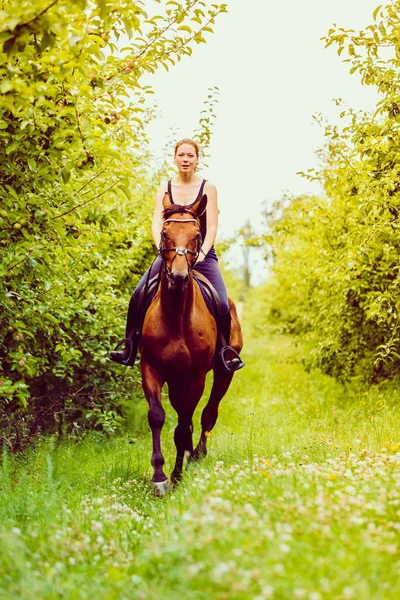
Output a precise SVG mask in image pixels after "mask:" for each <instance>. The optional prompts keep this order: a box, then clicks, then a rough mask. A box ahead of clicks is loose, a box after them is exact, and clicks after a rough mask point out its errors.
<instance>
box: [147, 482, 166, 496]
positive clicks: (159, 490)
mask: <svg viewBox="0 0 400 600" xmlns="http://www.w3.org/2000/svg"><path fill="white" fill-rule="evenodd" d="M151 487H152V488H153V491H154V495H155V496H157V497H161V496H166V495H167V494H168V493H169V492H170V491H171V485H170V483H169V481H168V479H165V480H164V481H152V482H151Z"/></svg>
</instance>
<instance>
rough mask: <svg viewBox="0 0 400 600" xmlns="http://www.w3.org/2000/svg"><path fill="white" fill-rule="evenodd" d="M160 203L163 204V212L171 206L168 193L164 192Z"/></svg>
mask: <svg viewBox="0 0 400 600" xmlns="http://www.w3.org/2000/svg"><path fill="white" fill-rule="evenodd" d="M162 203H163V207H164V210H166V209H167V208H169V207H170V206H172V202H171V198H170V197H169V194H168V192H165V194H164V198H163V201H162Z"/></svg>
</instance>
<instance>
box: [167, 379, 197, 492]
mask: <svg viewBox="0 0 400 600" xmlns="http://www.w3.org/2000/svg"><path fill="white" fill-rule="evenodd" d="M204 384H205V375H204V377H202V378H201V379H200V380H197V381H195V382H192V383H191V384H189V385H188V387H187V388H186V389H185V388H184V386H182V383H181V384H180V385H179V386H176V388H175V389H174V388H173V387H172V386H170V400H171V404H172V406H173V407H174V409H175V410H176V412H177V414H178V425H177V427H176V429H175V435H174V441H175V446H176V461H175V467H174V470H173V471H172V474H171V481H172V483H177V482H178V481H179V480H180V479H181V478H182V469H183V461H184V458H185V452H189V454H190V455H192V454H193V440H192V434H193V422H192V418H193V413H194V411H195V410H196V406H197V404H198V403H199V400H200V398H201V395H202V393H203V390H204Z"/></svg>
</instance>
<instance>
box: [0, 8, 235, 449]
mask: <svg viewBox="0 0 400 600" xmlns="http://www.w3.org/2000/svg"><path fill="white" fill-rule="evenodd" d="M158 8H160V10H161V12H162V14H160V15H157V14H149V13H148V12H147V10H146V7H145V4H144V3H143V2H135V3H132V2H121V1H120V0H118V1H110V2H104V0H98V1H97V2H87V1H85V0H81V1H79V2H72V1H69V0H59V1H57V0H55V1H53V2H50V1H49V2H44V0H35V1H34V2H26V1H22V2H16V1H15V0H6V1H5V2H3V3H2V10H1V12H0V205H1V211H0V252H1V264H0V281H1V283H0V325H1V331H0V348H1V349H0V361H1V363H0V366H1V371H2V372H1V377H0V430H1V429H3V428H4V429H5V430H7V431H8V432H9V431H10V430H14V431H16V434H15V437H14V439H12V438H7V439H8V441H9V443H10V444H11V445H15V446H16V447H19V446H21V445H22V446H23V444H24V441H23V439H22V438H24V439H25V441H26V440H29V437H30V436H31V435H33V433H34V432H36V431H37V430H38V429H40V428H42V429H43V428H45V429H54V428H55V427H56V428H58V429H59V430H60V431H61V430H62V428H63V427H64V426H65V425H66V424H68V423H71V422H72V421H79V419H83V422H85V421H84V415H86V417H87V421H86V422H92V421H93V419H95V421H96V425H97V426H98V425H99V423H100V422H101V419H100V416H99V415H97V417H96V418H95V413H94V412H93V410H92V411H91V413H88V412H87V410H88V409H89V408H90V407H91V403H92V400H93V398H95V402H96V403H97V404H98V403H99V402H100V400H99V399H100V398H101V399H102V406H100V407H99V410H100V412H101V413H102V414H103V415H104V414H106V413H107V414H109V415H110V414H111V415H114V417H113V418H112V423H114V425H115V423H116V422H117V421H118V419H117V416H118V415H119V414H120V413H121V412H124V411H123V407H122V404H121V400H120V398H121V395H124V394H125V395H127V394H132V384H133V383H134V377H132V375H131V376H127V374H126V372H124V377H119V376H117V377H116V376H115V371H116V367H115V365H113V364H112V363H109V361H108V359H107V355H108V352H109V350H110V348H111V347H112V345H113V342H115V340H116V339H118V337H120V336H122V334H123V331H122V327H123V323H124V318H125V312H126V306H127V302H128V299H129V296H130V294H131V292H132V290H133V289H134V287H135V285H136V283H137V281H138V278H139V276H140V275H141V274H142V272H143V271H144V269H145V267H146V266H147V265H148V263H149V261H150V259H151V257H152V256H153V255H154V248H153V243H152V241H151V236H150V221H151V210H152V204H153V197H154V192H155V189H156V187H157V184H158V182H159V178H160V177H161V176H162V175H163V172H164V171H163V168H162V169H161V170H159V171H158V172H157V173H156V174H155V175H154V174H151V172H150V168H149V165H150V164H151V157H150V156H149V154H148V151H147V146H146V144H147V141H146V131H145V130H146V124H147V123H148V122H149V120H150V119H151V118H152V115H153V106H152V104H151V101H150V99H149V98H151V94H152V93H153V92H152V89H151V87H150V86H148V85H143V83H142V81H141V80H142V77H143V75H145V74H146V73H150V74H151V73H154V72H155V70H156V69H157V68H158V67H159V66H160V65H162V66H164V67H165V68H166V69H168V68H169V66H170V65H172V64H174V63H175V62H176V61H179V60H180V59H181V57H182V56H184V55H187V54H189V55H190V54H191V52H192V46H193V44H196V43H200V42H203V41H204V36H205V35H206V34H207V32H211V31H212V28H211V26H210V25H212V24H213V23H214V19H215V17H216V16H217V15H218V14H219V13H222V12H225V11H226V5H224V4H214V5H212V6H211V7H209V8H207V6H206V3H204V2H201V1H200V0H186V1H185V2H183V3H178V2H166V3H164V4H163V5H162V6H161V7H158ZM178 26H179V27H178ZM189 30H190V31H189ZM117 369H118V367H117ZM117 373H118V371H117ZM121 373H122V371H121ZM117 390H118V392H119V393H118V394H117ZM21 414H22V415H24V419H23V421H21V419H20V416H21ZM88 414H90V415H91V416H90V417H88ZM115 415H116V416H115ZM64 416H67V420H65V419H64ZM107 422H108V421H107ZM114 425H112V427H114ZM13 426H14V429H12V427H13Z"/></svg>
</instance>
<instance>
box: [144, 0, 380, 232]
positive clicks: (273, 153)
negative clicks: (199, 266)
mask: <svg viewBox="0 0 400 600" xmlns="http://www.w3.org/2000/svg"><path fill="white" fill-rule="evenodd" d="M378 3H379V2H378V0H303V1H302V2H300V1H299V0H285V2H279V1H277V0H274V1H272V0H227V4H228V10H229V12H228V14H226V15H221V16H220V17H219V18H218V19H217V21H216V25H215V33H214V34H213V35H209V36H208V41H207V44H200V45H199V46H197V47H195V48H194V52H193V55H192V57H190V58H189V57H187V58H186V57H185V58H184V59H183V60H182V61H181V62H180V63H179V64H178V65H177V66H176V67H174V68H172V69H171V70H170V72H169V73H167V72H166V71H164V70H161V69H160V71H159V72H158V73H156V74H155V75H153V76H151V79H150V80H149V83H151V85H152V86H153V88H154V90H155V92H156V96H155V100H156V102H157V104H158V107H159V113H160V117H159V118H158V119H157V120H156V121H155V122H154V123H153V124H152V126H151V129H150V136H151V138H152V147H153V149H154V150H155V152H156V153H158V154H160V155H161V154H162V148H163V147H164V145H165V142H166V139H167V138H168V137H170V130H171V128H175V129H176V130H177V136H179V137H190V136H191V135H192V133H193V131H194V130H195V129H196V127H197V124H198V119H199V114H200V111H201V110H202V104H203V101H204V99H205V97H206V95H207V88H208V87H210V86H214V85H217V86H218V87H219V89H220V100H219V105H218V107H217V115H218V116H217V120H216V125H215V129H214V136H213V140H212V145H211V148H210V152H211V158H210V159H209V169H208V170H207V171H204V176H205V177H206V178H207V179H210V180H211V181H212V182H213V183H215V184H216V186H217V188H218V192H219V206H220V232H221V234H222V235H231V234H232V233H233V232H234V231H235V230H236V229H238V228H239V227H240V226H241V225H242V224H243V222H244V221H245V220H246V219H247V218H249V219H250V220H251V222H252V224H253V226H255V227H256V228H260V226H261V223H262V208H263V204H264V203H265V202H267V203H269V204H271V202H272V201H273V200H276V199H279V198H280V197H281V196H282V194H283V193H284V192H289V193H293V194H301V193H305V192H311V193H318V191H319V190H318V188H316V187H313V186H312V185H311V184H310V183H308V182H307V181H306V180H304V179H302V178H301V177H300V176H298V175H296V173H297V171H306V170H307V169H309V168H312V167H315V166H317V159H316V156H315V151H316V150H317V149H318V148H319V147H320V146H322V144H323V140H324V138H323V130H322V129H321V128H320V127H319V126H318V125H317V124H316V123H315V122H314V121H313V119H312V115H313V114H314V113H316V112H319V113H322V114H323V115H324V116H325V117H326V118H327V119H328V120H329V122H331V123H333V122H338V120H339V118H338V114H339V111H338V109H337V107H336V106H335V104H334V102H333V99H334V98H339V97H340V98H343V100H345V102H346V103H347V104H348V105H349V106H351V107H353V108H355V109H358V108H360V109H367V110H368V109H372V108H373V106H374V104H375V102H376V100H377V97H376V93H375V90H374V89H372V88H368V87H363V86H362V85H361V83H360V81H359V78H358V75H357V74H355V75H350V74H349V68H350V67H349V65H348V64H347V63H343V62H342V60H341V58H340V57H339V56H338V55H337V52H336V50H335V48H334V47H333V46H331V47H330V48H328V49H324V43H323V42H322V41H320V38H321V37H322V36H324V35H325V34H326V33H327V31H328V29H329V28H330V27H331V26H332V24H333V23H337V24H338V26H340V27H345V28H353V29H356V30H358V29H362V28H364V27H365V26H366V25H368V24H369V23H371V22H372V12H373V10H374V9H375V8H376V6H377V5H378Z"/></svg>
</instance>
